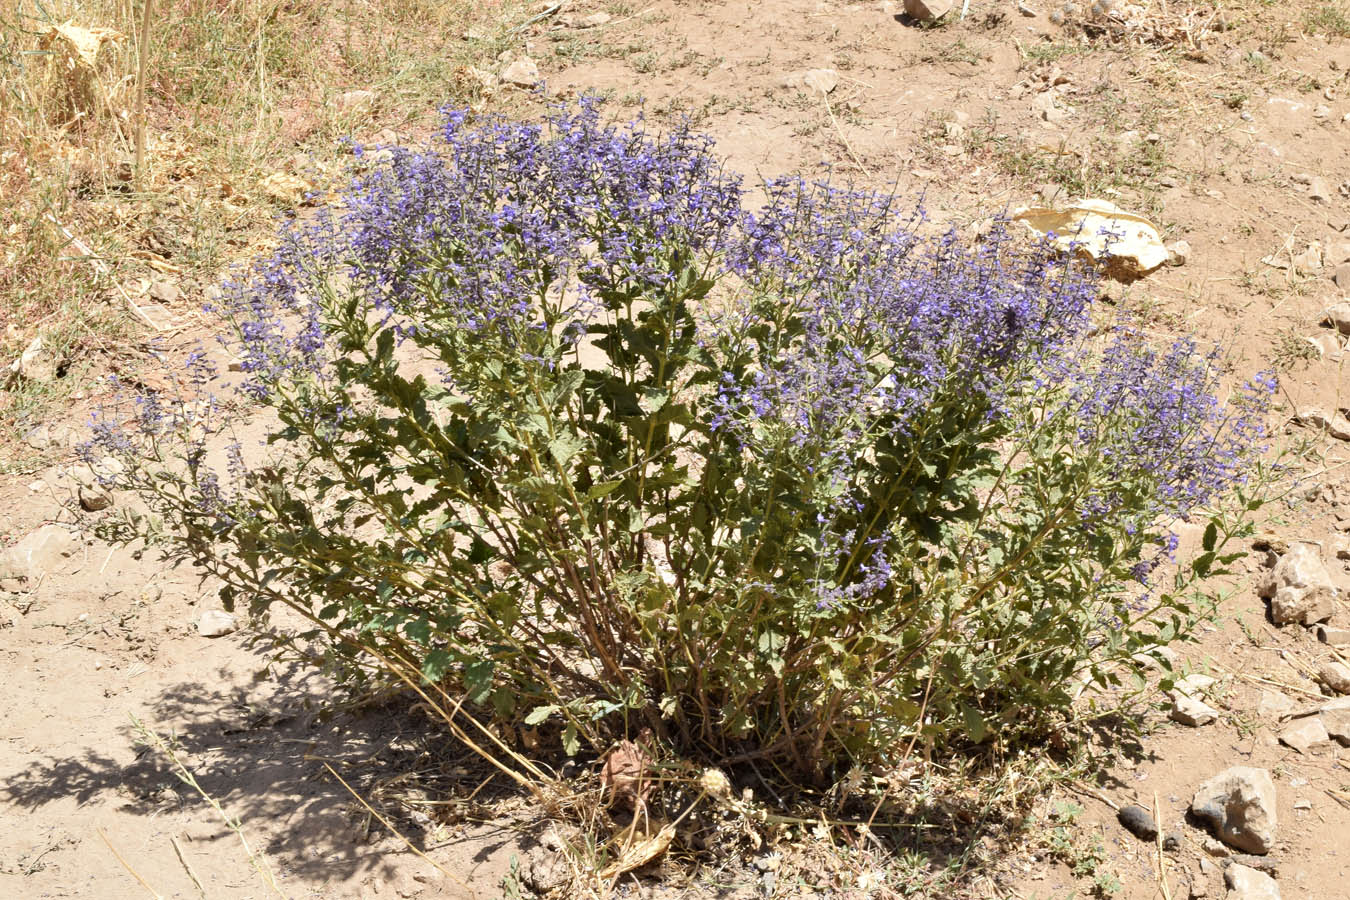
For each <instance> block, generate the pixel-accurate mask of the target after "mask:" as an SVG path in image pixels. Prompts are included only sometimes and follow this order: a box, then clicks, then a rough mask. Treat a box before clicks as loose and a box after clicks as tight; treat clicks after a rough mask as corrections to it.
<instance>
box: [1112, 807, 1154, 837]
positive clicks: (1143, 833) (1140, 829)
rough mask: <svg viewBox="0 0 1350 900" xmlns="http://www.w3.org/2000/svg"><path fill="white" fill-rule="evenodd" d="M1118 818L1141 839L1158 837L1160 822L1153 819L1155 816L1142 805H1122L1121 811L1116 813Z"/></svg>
mask: <svg viewBox="0 0 1350 900" xmlns="http://www.w3.org/2000/svg"><path fill="white" fill-rule="evenodd" d="M1116 818H1117V819H1118V820H1119V821H1120V824H1121V825H1123V826H1124V827H1125V830H1126V831H1128V832H1129V833H1130V834H1132V835H1134V836H1135V837H1137V838H1139V839H1140V840H1141V841H1152V840H1155V839H1156V838H1157V837H1158V823H1157V822H1155V821H1153V816H1152V815H1151V814H1150V813H1149V811H1148V810H1146V809H1144V808H1143V807H1142V806H1135V805H1133V804H1131V805H1130V806H1122V807H1121V808H1120V812H1118V813H1116Z"/></svg>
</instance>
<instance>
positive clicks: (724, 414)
mask: <svg viewBox="0 0 1350 900" xmlns="http://www.w3.org/2000/svg"><path fill="white" fill-rule="evenodd" d="M894 202H895V201H894V198H893V197H892V196H890V195H882V194H875V193H862V192H854V191H845V190H839V189H837V188H833V187H830V186H829V185H824V184H809V183H806V182H803V181H801V180H783V181H778V182H774V183H771V184H770V185H769V201H768V203H767V204H766V205H765V207H764V209H763V210H762V211H760V212H759V213H758V214H756V215H754V216H750V217H747V221H746V225H745V227H744V231H743V235H742V240H741V242H740V243H739V244H738V246H737V247H736V248H735V250H734V252H733V253H732V255H731V256H732V259H731V265H732V267H733V268H734V271H736V272H737V273H738V274H739V275H740V276H741V277H742V278H744V279H745V280H746V281H747V282H748V284H749V285H750V287H751V289H752V290H754V291H756V292H759V293H761V294H764V295H767V296H772V297H781V298H783V299H782V303H783V304H786V305H787V306H788V307H789V308H788V309H787V310H786V311H784V310H783V309H779V308H774V307H773V306H770V307H769V308H768V309H767V311H766V310H765V309H764V308H763V307H758V308H754V309H752V310H750V311H747V313H746V314H745V315H744V317H743V319H742V321H740V322H738V323H734V324H735V327H736V329H737V330H739V331H741V332H746V333H750V332H752V331H753V329H754V326H755V325H756V324H757V323H756V321H755V319H756V317H757V316H758V317H762V318H766V319H768V318H777V319H778V320H779V321H778V327H779V328H780V329H781V330H783V331H785V332H787V333H789V334H797V335H799V336H798V337H797V338H796V339H794V340H791V341H790V342H775V343H774V344H773V345H772V346H769V347H768V348H767V349H768V350H769V351H770V354H771V358H770V357H765V358H762V359H758V360H756V362H755V365H754V366H753V369H754V372H753V376H752V377H751V378H749V379H747V380H745V381H743V382H740V383H735V382H734V381H733V382H729V383H726V384H724V387H723V390H722V392H721V395H720V402H721V405H722V411H721V413H720V416H721V420H722V421H726V420H735V419H737V418H739V419H741V420H742V421H744V420H745V419H747V418H748V419H764V418H766V417H770V416H772V417H774V418H775V419H776V420H777V421H779V422H781V423H783V424H785V425H787V426H788V427H790V428H792V429H794V430H795V432H796V440H798V441H799V442H805V441H807V440H818V439H821V438H824V437H825V436H826V435H832V436H839V435H840V434H848V433H849V432H850V430H853V431H856V429H857V428H858V425H859V422H858V412H859V411H860V410H865V411H866V412H867V413H868V417H869V418H871V419H874V420H875V419H879V418H882V417H884V418H886V419H887V421H888V422H889V428H890V429H892V430H895V431H903V430H904V429H905V428H906V427H907V425H908V423H909V421H910V420H911V418H912V417H913V416H914V415H916V414H917V413H919V412H920V411H922V410H923V409H925V408H926V407H928V406H929V405H930V404H931V403H933V402H934V400H935V399H936V398H937V397H938V396H939V395H940V394H942V393H943V392H945V391H950V390H951V389H952V388H953V387H954V386H959V387H957V389H959V390H960V391H962V392H964V393H965V394H966V395H967V396H968V397H970V398H971V400H972V402H993V403H997V402H998V400H999V398H1000V397H1001V396H1002V395H1003V394H1004V393H1005V392H1006V391H1007V389H1008V388H1009V387H1010V384H1011V382H1015V381H1016V379H1017V378H1018V377H1021V376H1025V375H1026V374H1027V373H1028V371H1029V368H1028V367H1029V366H1033V365H1035V364H1036V363H1037V362H1038V361H1041V360H1045V359H1047V358H1050V357H1053V356H1055V355H1056V354H1059V353H1061V352H1062V350H1063V348H1064V347H1065V346H1067V345H1068V344H1070V343H1071V342H1073V341H1074V340H1075V339H1076V338H1078V337H1080V336H1081V334H1082V333H1083V332H1084V331H1085V329H1086V327H1087V324H1088V321H1087V312H1088V308H1089V305H1090V303H1091V302H1092V299H1093V297H1094V296H1095V285H1094V282H1093V279H1091V278H1090V277H1088V276H1087V275H1086V274H1085V273H1083V272H1082V271H1080V270H1079V269H1077V268H1075V267H1073V266H1070V265H1064V264H1061V263H1060V262H1059V261H1057V260H1056V258H1055V257H1054V256H1053V255H1052V254H1050V253H1048V252H1045V251H1044V249H1043V248H1042V249H1039V250H1033V251H1032V252H1018V251H1016V250H1015V249H1014V242H1013V239H1012V236H1011V235H1010V234H1009V233H1008V231H1007V230H1006V228H1003V227H1001V226H1000V227H996V228H995V229H994V230H993V231H992V233H990V234H989V235H988V236H987V238H986V239H985V240H984V241H983V242H982V243H981V244H980V245H979V246H978V247H975V248H971V247H968V246H966V245H965V244H963V242H962V241H961V240H960V239H959V238H958V236H957V235H956V234H955V233H954V232H948V233H947V234H945V235H943V236H942V237H941V238H939V239H937V240H934V241H928V240H923V239H921V238H920V237H919V236H918V235H917V234H916V228H915V226H916V225H917V224H918V220H919V218H920V216H919V215H918V214H901V213H899V212H897V211H896V210H895V209H893V204H894ZM975 398H982V399H981V400H980V401H976V399H975ZM738 413H739V414H738ZM841 429H842V430H841Z"/></svg>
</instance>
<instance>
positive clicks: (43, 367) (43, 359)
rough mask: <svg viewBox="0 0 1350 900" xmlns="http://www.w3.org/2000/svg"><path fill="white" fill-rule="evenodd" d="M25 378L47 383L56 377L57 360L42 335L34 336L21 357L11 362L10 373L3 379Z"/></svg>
mask: <svg viewBox="0 0 1350 900" xmlns="http://www.w3.org/2000/svg"><path fill="white" fill-rule="evenodd" d="M18 378H25V379H27V380H29V381H37V382H41V383H45V382H48V381H51V380H53V379H54V378H56V360H54V359H52V358H51V354H50V353H48V352H47V350H46V348H45V347H44V346H43V343H42V336H41V335H38V336H37V337H35V338H33V340H32V342H31V343H30V344H29V345H28V347H27V348H26V349H25V350H24V351H23V353H20V354H19V358H18V359H16V360H14V361H13V362H12V363H10V364H9V375H8V377H7V378H5V379H0V380H3V381H13V380H15V379H18Z"/></svg>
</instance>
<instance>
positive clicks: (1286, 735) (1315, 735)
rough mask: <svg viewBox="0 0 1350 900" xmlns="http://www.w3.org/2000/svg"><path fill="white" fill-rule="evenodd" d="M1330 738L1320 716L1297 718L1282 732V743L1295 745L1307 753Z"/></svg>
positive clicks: (1296, 748) (1289, 745)
mask: <svg viewBox="0 0 1350 900" xmlns="http://www.w3.org/2000/svg"><path fill="white" fill-rule="evenodd" d="M1329 740H1331V738H1330V737H1329V736H1328V735H1327V729H1326V726H1325V725H1323V724H1322V720H1321V718H1319V717H1318V716H1308V717H1307V718H1303V719H1295V720H1294V721H1293V722H1290V723H1289V724H1288V725H1287V726H1285V729H1284V730H1283V731H1281V732H1280V743H1282V744H1284V745H1285V746H1286V747H1293V748H1294V749H1295V750H1297V751H1298V752H1299V753H1307V752H1308V751H1309V750H1311V749H1312V748H1313V747H1317V746H1320V745H1322V744H1325V743H1326V742H1327V741H1329Z"/></svg>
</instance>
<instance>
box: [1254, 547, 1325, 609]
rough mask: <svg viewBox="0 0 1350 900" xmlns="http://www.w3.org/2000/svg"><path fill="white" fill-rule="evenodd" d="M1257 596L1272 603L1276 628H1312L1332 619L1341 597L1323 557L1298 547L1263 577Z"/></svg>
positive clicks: (1307, 548) (1258, 586)
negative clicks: (1297, 625) (1294, 625)
mask: <svg viewBox="0 0 1350 900" xmlns="http://www.w3.org/2000/svg"><path fill="white" fill-rule="evenodd" d="M1256 592H1257V593H1258V594H1260V595H1261V596H1262V597H1264V598H1267V599H1269V600H1270V617H1271V619H1272V620H1273V621H1274V622H1275V624H1276V625H1285V624H1288V623H1290V622H1302V623H1303V624H1305V625H1313V624H1315V623H1317V622H1323V621H1326V620H1327V619H1329V618H1331V614H1332V613H1333V612H1335V610H1336V607H1335V604H1334V601H1335V599H1336V595H1337V593H1338V591H1337V588H1336V585H1335V583H1334V582H1332V580H1331V573H1330V572H1328V571H1327V567H1326V565H1325V564H1324V563H1323V562H1322V554H1321V553H1320V552H1319V551H1318V549H1317V548H1316V547H1314V546H1313V545H1311V544H1295V545H1293V546H1292V547H1290V548H1289V552H1288V553H1286V554H1284V555H1283V556H1281V557H1280V561H1279V562H1277V563H1276V564H1275V568H1273V569H1271V570H1270V571H1269V572H1267V573H1265V574H1264V575H1262V576H1261V578H1260V580H1259V581H1258V582H1257V585H1256Z"/></svg>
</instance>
